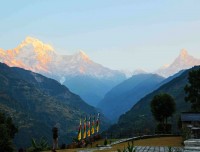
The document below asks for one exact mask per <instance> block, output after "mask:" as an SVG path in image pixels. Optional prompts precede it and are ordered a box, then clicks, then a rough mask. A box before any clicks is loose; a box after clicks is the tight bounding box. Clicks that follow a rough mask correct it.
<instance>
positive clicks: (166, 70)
mask: <svg viewBox="0 0 200 152" xmlns="http://www.w3.org/2000/svg"><path fill="white" fill-rule="evenodd" d="M195 65H200V59H196V58H194V57H192V56H191V55H189V54H188V52H187V50H186V49H182V50H181V52H180V54H179V56H178V57H177V58H176V59H175V60H174V62H173V63H171V64H169V65H165V66H163V67H161V68H160V69H158V70H157V71H156V72H155V73H157V74H159V75H161V76H163V77H169V76H172V75H174V74H175V73H177V72H179V71H181V70H183V69H189V68H192V67H193V66H195Z"/></svg>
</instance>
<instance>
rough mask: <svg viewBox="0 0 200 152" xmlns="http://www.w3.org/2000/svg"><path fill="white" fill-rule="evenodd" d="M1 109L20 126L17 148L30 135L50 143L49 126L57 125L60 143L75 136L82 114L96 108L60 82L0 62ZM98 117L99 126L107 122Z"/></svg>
mask: <svg viewBox="0 0 200 152" xmlns="http://www.w3.org/2000/svg"><path fill="white" fill-rule="evenodd" d="M0 71H1V72H0V111H1V112H3V113H6V114H7V115H10V116H11V117H12V118H13V120H14V122H15V124H16V125H17V126H18V128H19V133H18V134H17V136H16V138H15V143H16V145H17V147H24V146H28V145H30V142H31V138H35V139H40V138H41V137H42V136H44V137H46V138H47V140H48V141H49V143H51V142H52V131H51V129H52V127H54V126H55V125H56V126H57V127H58V128H59V143H62V142H63V143H66V142H69V141H70V140H71V139H72V138H73V137H76V136H77V130H78V126H79V119H80V117H81V115H82V116H83V115H84V116H85V115H90V114H97V113H98V111H97V110H96V109H95V108H94V107H92V106H90V105H88V104H87V103H85V102H84V101H83V100H82V99H81V98H80V97H79V96H78V95H76V94H73V93H72V92H70V91H69V89H68V88H66V87H65V86H64V85H61V84H60V83H59V82H57V81H55V80H53V79H50V78H46V77H44V76H42V75H40V74H37V73H34V72H31V71H27V70H24V69H21V68H16V67H12V68H11V67H8V66H7V65H6V64H3V63H0ZM105 120H106V119H105V118H104V116H103V115H102V116H101V124H102V125H101V129H105V128H106V126H108V123H107V122H106V121H105Z"/></svg>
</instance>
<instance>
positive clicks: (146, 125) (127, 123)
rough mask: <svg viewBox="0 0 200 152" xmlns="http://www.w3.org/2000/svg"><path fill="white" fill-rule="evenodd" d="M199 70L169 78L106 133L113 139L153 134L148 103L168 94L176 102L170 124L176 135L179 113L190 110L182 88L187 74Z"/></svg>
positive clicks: (152, 120) (153, 121) (153, 127)
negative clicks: (158, 95) (156, 97)
mask: <svg viewBox="0 0 200 152" xmlns="http://www.w3.org/2000/svg"><path fill="white" fill-rule="evenodd" d="M199 68H200V66H195V67H193V68H191V69H189V70H185V71H181V72H180V73H178V74H176V75H175V76H174V77H169V78H168V79H169V80H167V79H166V80H165V83H164V84H163V85H162V86H160V87H159V88H158V89H157V90H155V91H153V92H152V93H150V94H148V95H146V96H145V97H143V98H142V99H140V100H139V101H138V102H137V103H136V104H135V105H134V106H133V107H132V108H131V109H130V110H129V111H128V112H126V113H125V114H123V115H121V116H120V118H119V121H118V123H117V124H116V125H113V126H111V127H110V128H109V130H108V131H107V133H108V134H109V133H112V135H113V136H115V137H119V136H121V137H122V135H123V136H126V137H128V136H130V135H131V134H132V135H133V134H138V133H141V132H143V133H144V132H147V133H149V132H151V133H154V130H155V126H156V122H155V120H154V118H153V116H152V113H151V110H150V102H151V101H152V99H153V97H154V96H155V95H157V94H159V93H168V94H170V95H171V96H172V97H173V98H174V100H175V102H176V113H175V115H174V116H173V117H172V119H171V120H170V122H171V123H172V124H173V132H174V133H177V131H178V130H177V123H178V119H179V116H180V113H181V112H186V111H189V110H190V103H186V102H185V100H184V97H185V91H184V87H185V85H186V84H187V83H188V73H189V71H191V70H195V69H199Z"/></svg>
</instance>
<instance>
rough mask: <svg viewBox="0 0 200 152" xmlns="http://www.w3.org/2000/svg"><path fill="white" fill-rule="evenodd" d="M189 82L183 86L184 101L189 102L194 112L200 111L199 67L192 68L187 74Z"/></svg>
mask: <svg viewBox="0 0 200 152" xmlns="http://www.w3.org/2000/svg"><path fill="white" fill-rule="evenodd" d="M188 81H189V84H187V85H186V86H185V88H184V89H185V93H186V97H185V101H186V102H190V103H191V104H192V105H191V109H192V111H194V112H200V69H198V70H192V71H190V72H189V76H188Z"/></svg>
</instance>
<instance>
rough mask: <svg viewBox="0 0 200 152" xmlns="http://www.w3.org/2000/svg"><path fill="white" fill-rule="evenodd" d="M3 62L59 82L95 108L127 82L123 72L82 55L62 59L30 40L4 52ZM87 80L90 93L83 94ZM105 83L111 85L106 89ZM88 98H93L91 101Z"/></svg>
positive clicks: (81, 52) (39, 42) (0, 58)
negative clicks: (98, 86)
mask: <svg viewBox="0 0 200 152" xmlns="http://www.w3.org/2000/svg"><path fill="white" fill-rule="evenodd" d="M0 62H3V63H5V64H7V65H9V66H11V67H21V68H24V69H27V70H31V71H33V72H36V73H40V74H42V75H45V76H47V77H49V78H53V79H56V80H57V81H59V82H60V83H62V84H65V85H66V86H67V87H68V88H69V89H70V90H71V91H73V92H74V93H76V94H78V95H80V96H81V98H83V99H84V100H85V101H86V102H87V103H89V104H90V105H93V106H95V105H96V104H97V103H98V102H99V101H100V100H101V99H102V98H103V96H104V95H105V93H106V92H107V91H108V90H110V89H111V88H112V87H113V86H115V85H116V84H118V83H119V82H121V81H123V80H124V79H126V77H125V74H123V73H122V72H120V71H117V70H111V69H109V68H106V67H104V66H102V65H100V64H98V63H95V62H93V61H92V60H91V59H90V58H89V56H88V55H87V54H86V53H84V52H83V51H79V52H78V53H75V54H74V55H59V54H57V53H56V51H55V49H54V48H53V47H52V46H50V45H48V44H44V43H43V42H42V41H40V40H38V39H35V38H32V37H27V38H26V39H25V40H24V41H22V43H21V44H19V45H18V46H17V47H16V48H14V49H12V50H7V51H4V50H3V49H1V50H0ZM74 77H76V78H79V80H78V81H79V82H80V83H79V84H77V82H76V81H77V79H76V80H74ZM85 77H87V82H88V84H90V88H91V89H89V90H87V87H85V88H83V89H82V90H84V91H82V90H80V89H79V87H83V86H81V85H82V84H83V83H87V82H83V81H81V80H84V78H85ZM90 78H91V79H90ZM106 83H108V85H105V84H106ZM68 84H70V85H68ZM97 84H99V85H100V86H102V87H101V88H100V91H99V90H97V87H96V86H97ZM85 86H86V85H85ZM98 91H99V92H101V94H99V92H98ZM88 94H91V96H93V97H94V98H90V97H89V96H88ZM93 100H94V101H93Z"/></svg>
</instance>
